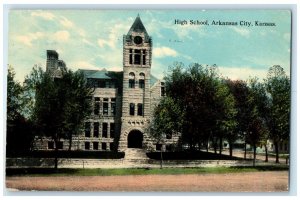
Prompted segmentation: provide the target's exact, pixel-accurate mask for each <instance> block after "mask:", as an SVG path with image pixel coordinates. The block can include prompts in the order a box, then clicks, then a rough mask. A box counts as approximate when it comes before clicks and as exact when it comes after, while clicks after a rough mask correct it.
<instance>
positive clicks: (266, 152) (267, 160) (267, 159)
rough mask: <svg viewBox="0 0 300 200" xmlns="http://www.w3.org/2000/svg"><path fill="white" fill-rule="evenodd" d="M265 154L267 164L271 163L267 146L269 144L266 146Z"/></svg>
mask: <svg viewBox="0 0 300 200" xmlns="http://www.w3.org/2000/svg"><path fill="white" fill-rule="evenodd" d="M265 154H266V159H265V162H269V157H268V146H267V144H265Z"/></svg>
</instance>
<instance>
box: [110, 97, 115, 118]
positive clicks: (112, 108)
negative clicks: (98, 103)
mask: <svg viewBox="0 0 300 200" xmlns="http://www.w3.org/2000/svg"><path fill="white" fill-rule="evenodd" d="M110 107H111V115H112V116H115V115H116V98H112V99H111V103H110Z"/></svg>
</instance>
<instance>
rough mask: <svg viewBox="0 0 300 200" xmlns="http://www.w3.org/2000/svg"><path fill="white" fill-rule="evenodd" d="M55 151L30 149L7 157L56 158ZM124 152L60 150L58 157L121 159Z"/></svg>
mask: <svg viewBox="0 0 300 200" xmlns="http://www.w3.org/2000/svg"><path fill="white" fill-rule="evenodd" d="M55 153H56V152H55V151H52V150H51V151H49V150H48V151H45V150H44V151H42V150H41V151H29V152H22V153H18V154H7V157H33V158H54V157H55ZM124 156H125V153H124V152H114V151H68V150H59V151H58V158H87V159H121V158H124Z"/></svg>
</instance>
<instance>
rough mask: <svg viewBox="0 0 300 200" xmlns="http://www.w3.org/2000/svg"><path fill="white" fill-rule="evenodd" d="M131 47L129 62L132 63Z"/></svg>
mask: <svg viewBox="0 0 300 200" xmlns="http://www.w3.org/2000/svg"><path fill="white" fill-rule="evenodd" d="M132 56H133V55H132V49H129V64H132V60H133V59H132Z"/></svg>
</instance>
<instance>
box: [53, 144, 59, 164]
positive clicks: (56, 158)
mask: <svg viewBox="0 0 300 200" xmlns="http://www.w3.org/2000/svg"><path fill="white" fill-rule="evenodd" d="M57 166H58V148H57V141H55V149H54V169H55V170H57Z"/></svg>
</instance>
